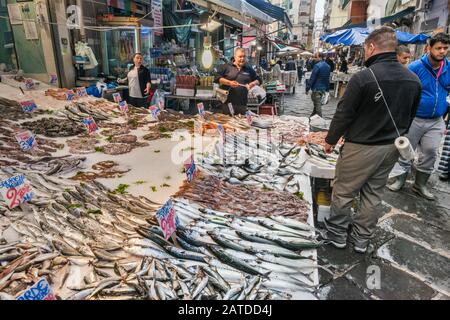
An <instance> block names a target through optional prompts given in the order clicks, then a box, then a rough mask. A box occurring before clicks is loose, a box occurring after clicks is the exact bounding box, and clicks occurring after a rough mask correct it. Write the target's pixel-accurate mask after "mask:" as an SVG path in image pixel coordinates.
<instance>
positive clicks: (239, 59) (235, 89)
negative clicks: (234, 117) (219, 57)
mask: <svg viewBox="0 0 450 320" xmlns="http://www.w3.org/2000/svg"><path fill="white" fill-rule="evenodd" d="M214 82H216V83H219V84H220V87H221V89H224V90H229V94H228V99H227V101H226V102H225V103H224V104H223V105H222V112H223V113H224V114H230V111H229V107H228V103H231V104H232V105H233V109H234V113H235V114H245V112H246V111H247V101H248V91H249V90H250V89H251V88H253V87H254V86H257V85H259V84H261V79H260V78H259V76H258V75H257V74H256V71H255V70H253V68H252V67H250V66H249V65H248V64H247V63H246V58H245V50H244V49H243V48H237V49H236V50H235V52H234V61H233V62H232V63H226V64H223V65H221V66H220V67H219V70H218V72H217V76H216V78H215V80H214Z"/></svg>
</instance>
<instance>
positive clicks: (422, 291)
mask: <svg viewBox="0 0 450 320" xmlns="http://www.w3.org/2000/svg"><path fill="white" fill-rule="evenodd" d="M336 106H337V100H336V99H334V98H332V99H331V101H330V103H329V104H328V105H326V106H324V108H323V116H324V118H326V119H331V118H332V117H333V114H334V112H335V110H336ZM311 112H312V102H311V95H305V86H304V84H303V85H302V86H300V85H298V86H297V88H296V93H295V94H293V95H286V96H285V114H288V115H296V116H309V115H310V114H311ZM412 179H413V178H412V177H409V179H408V181H407V185H406V186H405V188H404V189H403V190H402V191H400V192H398V193H393V192H390V191H389V190H388V189H387V188H386V191H385V195H384V213H383V215H382V217H381V219H380V220H379V223H378V228H377V232H376V234H375V236H374V239H373V240H372V244H373V248H372V249H371V250H369V251H368V252H367V253H366V254H358V253H355V252H354V251H353V249H352V248H351V246H348V247H347V248H346V249H335V248H333V247H331V246H328V245H327V246H324V247H323V248H320V249H319V250H318V256H319V262H320V263H321V264H322V265H325V266H327V267H329V269H330V270H331V271H332V273H333V275H330V274H329V273H327V272H324V271H322V270H321V271H320V272H319V274H320V283H321V287H320V289H319V297H320V298H321V299H438V300H442V299H444V300H448V299H450V219H449V217H450V184H449V183H448V182H441V181H439V179H438V178H437V176H436V175H433V176H432V178H431V181H430V185H431V187H432V190H433V191H434V194H435V195H436V197H437V200H436V201H427V200H425V199H422V198H420V197H418V196H416V195H415V194H414V193H413V192H412V191H411V185H412V183H413V181H412ZM378 275H379V277H378ZM377 279H379V280H380V282H379V283H378V282H377Z"/></svg>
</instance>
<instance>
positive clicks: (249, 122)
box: [245, 111, 253, 126]
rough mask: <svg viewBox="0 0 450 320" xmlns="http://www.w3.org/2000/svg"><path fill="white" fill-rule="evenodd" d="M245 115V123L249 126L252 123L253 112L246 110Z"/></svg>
mask: <svg viewBox="0 0 450 320" xmlns="http://www.w3.org/2000/svg"><path fill="white" fill-rule="evenodd" d="M245 117H246V118H247V123H248V125H249V126H251V125H252V123H253V112H251V111H247V112H246V113H245Z"/></svg>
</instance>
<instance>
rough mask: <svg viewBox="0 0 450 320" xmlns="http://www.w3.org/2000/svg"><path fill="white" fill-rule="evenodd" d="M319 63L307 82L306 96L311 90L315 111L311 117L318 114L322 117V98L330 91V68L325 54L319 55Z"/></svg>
mask: <svg viewBox="0 0 450 320" xmlns="http://www.w3.org/2000/svg"><path fill="white" fill-rule="evenodd" d="M318 59H319V62H318V63H316V64H315V65H314V68H313V71H312V73H311V78H309V81H307V82H306V94H308V92H309V90H311V91H312V93H311V100H312V102H313V104H314V109H313V112H312V114H311V116H310V117H312V116H313V115H315V114H317V115H319V116H320V117H322V98H323V96H324V95H325V93H326V92H327V91H328V90H330V70H331V68H330V66H329V65H328V63H326V62H325V54H323V53H319V54H318Z"/></svg>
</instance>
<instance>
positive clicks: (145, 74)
mask: <svg viewBox="0 0 450 320" xmlns="http://www.w3.org/2000/svg"><path fill="white" fill-rule="evenodd" d="M133 68H134V65H132V66H131V67H130V69H129V71H131V70H132V69H133ZM138 77H139V87H140V88H141V94H142V96H143V97H145V96H146V95H145V94H144V90H145V88H147V83H149V82H151V78H150V71H149V70H148V68H147V67H144V66H143V65H141V66H140V67H139V70H138Z"/></svg>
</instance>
